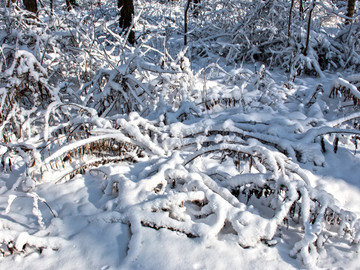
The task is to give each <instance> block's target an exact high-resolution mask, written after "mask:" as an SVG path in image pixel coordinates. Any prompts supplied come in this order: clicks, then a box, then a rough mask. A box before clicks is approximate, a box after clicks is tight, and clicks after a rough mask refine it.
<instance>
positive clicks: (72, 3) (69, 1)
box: [65, 0, 78, 11]
mask: <svg viewBox="0 0 360 270" xmlns="http://www.w3.org/2000/svg"><path fill="white" fill-rule="evenodd" d="M65 2H66V6H67V10H68V11H70V10H72V9H73V8H74V7H75V6H78V4H77V3H76V0H66V1H65Z"/></svg>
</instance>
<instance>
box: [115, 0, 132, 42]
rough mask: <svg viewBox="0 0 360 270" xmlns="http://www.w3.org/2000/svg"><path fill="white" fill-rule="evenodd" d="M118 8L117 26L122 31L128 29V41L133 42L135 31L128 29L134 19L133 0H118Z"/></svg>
mask: <svg viewBox="0 0 360 270" xmlns="http://www.w3.org/2000/svg"><path fill="white" fill-rule="evenodd" d="M118 8H119V9H120V8H121V10H120V19H119V26H120V27H121V28H122V29H123V31H130V33H129V37H128V41H129V43H130V44H132V45H133V44H135V41H136V40H135V32H134V31H133V30H132V29H130V27H131V25H132V23H133V21H134V3H133V0H118Z"/></svg>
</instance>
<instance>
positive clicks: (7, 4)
mask: <svg viewBox="0 0 360 270" xmlns="http://www.w3.org/2000/svg"><path fill="white" fill-rule="evenodd" d="M10 2H11V3H13V4H15V3H16V0H8V1H7V3H6V7H10Z"/></svg>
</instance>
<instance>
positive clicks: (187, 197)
mask: <svg viewBox="0 0 360 270" xmlns="http://www.w3.org/2000/svg"><path fill="white" fill-rule="evenodd" d="M141 5H143V7H144V10H143V12H144V13H142V14H143V15H142V16H140V18H136V20H138V24H137V25H136V30H137V31H138V32H141V31H143V29H142V28H141V27H145V26H146V29H147V30H148V32H146V34H145V33H144V40H145V41H146V42H145V41H144V43H146V44H145V45H144V47H141V46H140V47H141V49H139V51H135V52H134V51H132V49H129V50H130V51H131V52H132V53H134V55H137V54H139V55H140V56H139V58H136V59H138V60H136V61H134V62H136V65H135V66H136V67H135V66H131V65H130V64H129V65H128V63H132V62H131V61H130V62H127V64H119V63H120V60H119V59H118V58H116V57H115V56H112V55H111V53H109V55H105V56H106V57H105V56H104V58H103V61H104V62H106V61H108V62H109V63H115V62H117V61H118V62H117V63H118V64H119V65H118V66H117V67H116V68H114V67H112V68H109V69H106V68H103V69H102V70H101V72H103V73H104V74H106V76H107V77H106V78H110V79H109V81H110V80H111V78H113V81H110V82H109V83H107V82H105V83H104V85H106V87H104V89H103V92H102V93H100V94H99V95H98V96H96V94H93V96H91V97H90V94H88V92H90V93H96V91H97V89H96V87H95V86H94V85H96V83H97V81H95V83H93V84H90V83H89V84H88V85H87V84H86V83H84V84H77V83H74V81H75V79H73V80H72V81H71V80H69V81H70V82H69V84H68V85H67V86H66V87H68V88H67V90H66V91H68V92H66V94H69V95H74V96H76V99H78V100H79V104H77V105H74V104H73V103H71V104H70V105H69V104H67V103H66V101H67V100H68V99H67V98H68V97H67V96H66V95H64V96H61V95H60V94H58V96H60V97H61V101H60V98H59V99H55V98H54V102H53V103H51V104H52V105H51V106H49V107H47V108H45V110H43V111H42V112H41V114H39V115H40V117H39V118H36V121H33V123H31V124H28V125H29V126H30V125H32V124H34V125H39V124H38V123H41V124H40V125H44V126H41V127H40V128H39V127H38V126H37V128H34V129H32V130H36V132H34V134H33V135H31V136H30V135H29V137H28V138H27V139H24V141H21V140H20V139H19V141H17V142H15V141H14V142H12V143H8V144H6V143H5V142H2V143H1V154H2V165H1V166H2V169H3V171H2V173H1V174H0V252H1V253H0V268H1V269H29V270H31V269H102V270H106V269H154V270H155V269H156V270H160V269H184V270H187V269H252V270H253V269H318V268H319V269H350V270H355V269H360V254H359V252H360V219H359V218H360V150H359V151H357V150H358V149H356V148H357V142H358V140H357V138H358V139H359V140H360V138H359V136H360V131H359V126H356V123H357V122H356V121H357V119H359V117H360V114H359V106H355V105H354V106H352V104H351V103H349V102H348V101H343V99H342V97H341V98H340V96H341V93H340V92H341V91H343V90H341V89H340V87H344V89H348V90H349V91H350V92H352V93H353V96H355V97H356V95H357V93H358V92H359V91H358V89H359V88H360V85H359V81H360V79H359V76H358V75H357V76H352V77H351V76H349V75H355V73H354V72H350V71H343V73H344V74H340V73H336V74H335V73H334V72H323V73H322V75H323V76H322V77H314V76H310V75H308V76H307V75H301V76H297V77H296V78H295V79H294V80H293V81H291V80H289V78H288V74H287V73H285V72H284V71H283V70H282V69H279V68H276V67H272V68H271V69H270V68H267V67H266V66H265V65H262V64H260V63H255V64H243V63H237V64H236V65H229V64H228V63H227V62H226V61H225V60H224V59H223V58H219V57H218V56H216V55H213V56H212V55H211V52H208V55H207V57H206V58H205V57H203V58H202V57H200V56H199V55H192V54H191V53H192V51H195V47H196V46H199V44H200V43H201V42H199V43H196V42H194V44H193V45H190V46H189V48H188V49H187V50H183V45H182V42H183V40H182V34H181V33H180V32H178V30H177V28H176V27H178V25H177V24H176V23H179V21H180V22H181V20H180V19H179V18H178V17H177V16H180V15H179V14H182V11H183V6H182V5H180V4H178V3H177V2H174V3H171V4H169V6H170V7H168V6H165V5H164V3H162V2H156V3H155V4H154V6H152V5H151V3H150V2H146V1H141V2H138V3H137V7H139V6H141ZM92 8H94V7H92ZM104 10H106V9H104ZM100 11H102V12H103V10H100ZM100 11H99V12H100ZM63 12H64V13H66V11H63ZM82 12H84V11H82ZM81 14H83V13H80V8H79V10H76V9H75V11H72V14H71V16H73V19H74V20H75V19H79V18H80V19H81V16H82V15H81ZM95 14H97V13H95ZM97 15H98V14H97ZM44 16H45V15H44ZM91 16H95V15H91ZM162 16H164V17H165V19H161V20H162V21H161V22H162V23H163V24H162V25H161V26H158V25H157V24H156V19H159V18H163V17H162ZM89 20H90V19H89ZM159 20H160V19H159ZM164 21H165V22H167V23H168V24H165V23H164ZM81 22H82V23H84V25H82V24H80V25H81V27H86V20H84V21H81ZM114 24H115V25H117V22H116V21H115V23H114V22H111V21H110V22H108V25H105V24H104V25H102V26H101V27H100V28H101V29H103V31H104V32H106V31H110V30H108V29H106V27H109V28H110V27H111V26H112V27H114ZM90 25H91V24H90ZM99 25H100V23H99ZM91 27H92V25H91ZM96 29H97V28H96V27H95V24H94V29H93V30H94V33H95V32H96V31H97V30H96ZM95 30H96V31H95ZM64 31H65V30H64ZM79 33H81V31H79ZM150 33H153V35H154V36H151V35H150ZM164 33H166V34H164ZM90 34H91V33H90ZM44 35H45V34H44ZM84 35H85V34H84ZM147 35H149V36H150V37H148V36H147ZM156 35H158V36H156ZM64 36H66V35H65V34H64ZM104 36H105V34H104ZM113 36H114V37H117V38H122V37H120V36H116V35H115V34H114V35H113ZM164 36H166V38H168V40H167V41H166V42H167V44H166V46H165V45H164V44H165V43H166V42H165V41H164V40H165V39H166V38H164ZM86 37H87V36H86ZM76 38H78V39H79V40H82V38H84V39H86V38H85V37H81V34H79V36H76ZM97 38H98V41H99V40H101V39H102V38H103V36H102V35H100V34H99V35H98V37H97ZM99 42H100V41H99ZM110 42H111V40H110V39H109V44H110ZM39 43H41V42H39ZM50 43H51V42H49V44H50ZM163 43H164V44H163ZM82 44H85V42H83V43H82ZM109 44H107V45H108V46H109V47H111V46H110V45H109ZM163 45H164V48H161V47H162V46H163ZM49 46H51V45H49ZM84 46H87V45H84ZM146 46H147V47H146ZM94 47H95V45H94ZM151 47H152V48H151ZM155 47H156V50H160V51H161V50H164V51H163V52H159V51H156V50H155V49H154V48H155ZM165 47H167V50H169V52H168V53H169V55H167V53H165V50H166V48H165ZM224 47H225V45H224ZM54 48H55V47H54ZM80 48H81V46H80ZM99 48H100V46H99ZM115 48H116V47H115ZM150 48H151V49H150ZM59 50H60V49H59ZM93 50H94V51H96V49H93ZM146 50H149V51H151V50H153V51H154V53H151V54H150V56H146V57H144V56H143V55H145V54H146V53H144V54H141V53H140V52H144V51H146ZM54 51H55V50H54ZM104 51H105V49H104ZM109 51H110V49H109ZM111 52H112V53H113V52H116V50H115V49H114V50H112V51H111ZM52 53H53V52H52ZM101 53H102V52H101V50H98V51H96V53H94V55H95V56H94V59H96V57H98V56H97V55H96V54H99V55H100V54H101ZM27 54H29V55H27ZM21 55H22V56H20V54H19V56H18V57H19V59H30V60H31V61H32V62H31V61H30V60H29V61H28V62H27V66H26V65H25V64H23V65H22V66H21V65H20V67H22V68H23V69H22V70H25V71H24V72H26V70H27V69H26V68H28V67H29V66H31V65H33V66H36V65H37V63H38V62H37V60H36V59H35V57H34V56H31V54H30V53H26V50H25V51H24V53H23V54H21ZM23 55H25V56H23ZM84 55H86V54H84ZM89 55H90V53H89ZM21 57H23V58H21ZM47 57H48V58H49V59H50V58H51V55H50V53H49V56H47ZM112 57H113V58H112ZM141 57H143V58H144V59H145V60H144V61H142V60H143V58H141ZM70 58H71V57H70ZM78 58H79V59H80V58H81V57H80V56H79V57H78ZM84 58H86V57H85V56H84ZM84 58H81V60H79V61H80V62H81V61H83V59H84ZM134 58H135V57H134ZM71 59H72V58H71ZM109 59H110V60H109ZM149 59H150V60H151V61H154V63H152V62H151V61H150V60H149ZM115 60H116V61H115ZM157 60H159V62H161V61H163V62H162V64H161V68H160V65H157V64H156V63H155V62H156V61H157ZM19 61H20V60H19ZM24 61H25V60H24ZM41 61H42V60H41ZM64 61H65V60H64ZM69 61H70V60H69ZM71 61H73V60H71ZM96 61H97V60H96ZM96 61H95V60H94V62H92V64H93V66H94V67H95V66H96V65H101V64H99V63H98V62H96ZM111 61H114V62H111ZM121 61H122V60H121ZM124 61H125V60H124ZM44 62H45V63H46V58H45V60H44ZM54 62H55V61H54ZM125 62H126V61H125ZM29 63H30V64H29ZM81 63H82V62H81ZM149 63H151V65H150V64H149ZM79 65H80V64H79ZM129 66H131V68H129ZM50 67H51V65H50V64H49V66H48V68H49V69H50ZM12 68H13V67H12ZM9 69H10V68H9ZM13 69H14V68H13ZM131 69H133V70H136V72H138V73H136V72H134V73H126V72H129V71H128V70H131ZM17 70H18V72H19V73H21V72H23V71H21V68H18V69H17ZM30 70H32V71H33V75H32V76H33V77H36V76H38V77H39V75H38V74H40V73H41V72H43V73H44V74H45V73H46V71H38V69H36V68H33V69H31V67H30ZM69 70H70V67H69ZM143 70H145V71H143ZM117 72H118V73H120V74H122V76H123V77H121V78H122V79H124V80H127V81H126V85H127V86H126V87H125V86H124V85H123V84H121V87H124V88H121V87H120V86H119V85H120V83H119V84H118V85H117V84H116V83H118V81H117V79H114V78H115V77H116V74H117ZM122 72H124V73H122ZM8 73H9V72H8ZM54 73H55V72H54ZM64 73H66V72H65V71H64ZM349 73H350V74H349ZM9 74H10V73H9ZM69 74H70V71H69ZM69 74H67V75H69ZM70 75H71V74H70ZM70 75H69V76H70ZM73 76H74V77H76V76H75V75H73ZM84 76H85V75H84ZM40 77H41V76H40ZM85 77H86V76H85ZM95 77H96V76H95ZM41 78H43V77H41ZM104 78H105V76H104ZM78 79H79V78H78ZM42 80H44V84H45V83H46V81H45V79H42ZM104 81H105V79H104ZM71 83H72V84H71ZM63 85H65V83H64V84H63ZM74 85H75V86H74ZM89 85H90V86H89ZM71 87H73V88H74V89H72V88H71ZM87 87H88V88H87ZM111 87H113V89H116V90H117V91H119V92H121V91H123V90H124V89H127V91H129V92H128V93H131V94H133V93H138V92H136V91H140V90H139V89H140V88H141V89H143V90H144V93H145V92H146V94H144V93H142V94H141V95H138V96H136V98H135V99H131V98H130V97H131V95H130V94H129V96H130V97H129V99H128V100H129V103H130V102H134V104H136V105H134V108H140V107H141V106H144V107H146V106H148V109H147V108H144V107H141V108H142V109H143V110H142V112H141V113H138V112H131V113H129V114H118V112H117V111H116V110H114V111H111V108H115V107H116V106H117V105H114V107H111V106H113V105H111V106H109V103H106V102H108V101H106V102H104V107H105V109H104V110H103V111H102V112H101V114H100V113H99V115H100V116H98V113H97V112H96V111H95V110H94V108H95V109H99V110H101V109H102V108H100V107H99V106H98V104H100V103H101V102H102V98H103V97H102V96H101V95H103V96H106V94H108V93H107V92H106V91H110V90H109V89H111ZM117 87H118V88H117ZM75 88H76V89H75ZM79 89H80V90H79ZM89 89H90V90H89ZM336 89H337V90H336ZM3 90H4V91H5V86H4V87H3V88H1V91H3ZM335 90H336V91H338V92H337V93H338V95H339V98H337V97H336V98H335V97H333V96H332V95H331V91H335ZM124 91H125V90H124ZM131 91H132V92H131ZM1 93H3V92H1ZM1 93H0V94H1ZM147 94H148V96H150V97H151V98H153V99H151V98H149V99H146V98H144V96H146V95H147ZM54 95H55V94H54ZM133 95H134V94H133ZM124 96H125V95H124ZM134 96H135V95H134ZM96 98H98V99H96ZM76 99H75V98H74V99H73V100H76ZM103 99H105V98H103ZM141 99H143V100H141ZM70 100H71V98H70ZM94 100H95V101H94ZM109 100H110V101H111V99H109ZM86 101H89V102H88V103H86ZM110 101H109V102H110ZM112 101H113V100H112ZM91 102H93V103H91ZM94 104H95V105H94ZM114 104H115V101H114ZM139 104H140V105H141V106H140V105H139ZM67 105H68V106H69V107H71V106H73V107H71V109H66V108H67V107H66V106H67ZM87 106H88V107H87ZM136 106H137V107H136ZM64 108H65V109H64ZM79 108H80V109H79ZM109 108H110V109H109ZM120 108H122V109H123V108H124V107H121V106H120ZM108 109H109V110H108ZM62 113H63V114H64V115H65V116H68V115H71V117H70V118H66V117H64V119H67V120H63V118H62ZM43 115H45V117H43ZM29 118H30V114H29ZM44 118H45V121H44V120H43V119H44ZM39 119H40V120H39ZM59 119H60V120H59ZM41 121H44V122H41ZM57 121H58V122H57ZM44 123H45V124H44ZM83 123H85V124H84V126H82V124H83ZM66 125H69V126H70V128H73V127H74V130H73V131H72V132H74V134H75V133H76V132H75V131H76V129H75V127H76V128H77V127H78V126H81V127H84V129H78V130H80V131H81V132H78V133H79V134H80V135H79V137H77V135H73V134H71V133H72V132H69V134H70V135H69V134H67V135H66V136H63V135H62V133H61V132H60V130H61V129H62V128H63V127H64V126H65V127H66ZM85 127H86V128H89V130H86V132H88V133H86V132H85ZM31 128H32V127H31ZM31 128H29V130H31ZM38 130H41V132H40V133H38ZM64 130H66V129H65V128H64ZM78 130H77V131H78ZM58 131H59V133H56V134H57V135H56V136H53V134H54V133H55V132H58ZM83 133H86V134H87V135H86V136H88V137H84V136H85V135H82V134H83ZM39 134H40V135H39ZM39 136H40V137H39ZM82 136H83V137H82ZM55 137H56V138H55ZM64 137H66V139H64ZM4 138H5V137H4ZM53 138H55V139H53ZM31 147H32V148H31ZM9 149H10V150H11V151H10V150H9ZM14 149H15V150H14ZM24 149H25V150H24ZM29 149H31V151H28V150H29ZM22 151H23V152H22ZM25 152H26V153H25ZM28 152H31V154H28V158H25V157H27V156H26V155H27V153H28ZM120 152H121V153H120ZM114 153H115V154H114ZM1 255H2V256H1Z"/></svg>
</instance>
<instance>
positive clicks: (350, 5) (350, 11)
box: [345, 0, 356, 24]
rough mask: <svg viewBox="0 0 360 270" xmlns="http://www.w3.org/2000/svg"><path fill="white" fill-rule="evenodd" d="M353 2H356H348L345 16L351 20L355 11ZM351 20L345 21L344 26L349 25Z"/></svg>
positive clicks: (349, 0) (352, 0)
mask: <svg viewBox="0 0 360 270" xmlns="http://www.w3.org/2000/svg"><path fill="white" fill-rule="evenodd" d="M355 1H356V0H348V9H347V11H348V12H347V14H346V16H348V17H349V18H352V17H353V16H354V11H355ZM351 21H352V20H351V19H346V22H345V23H346V24H349V23H351Z"/></svg>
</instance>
